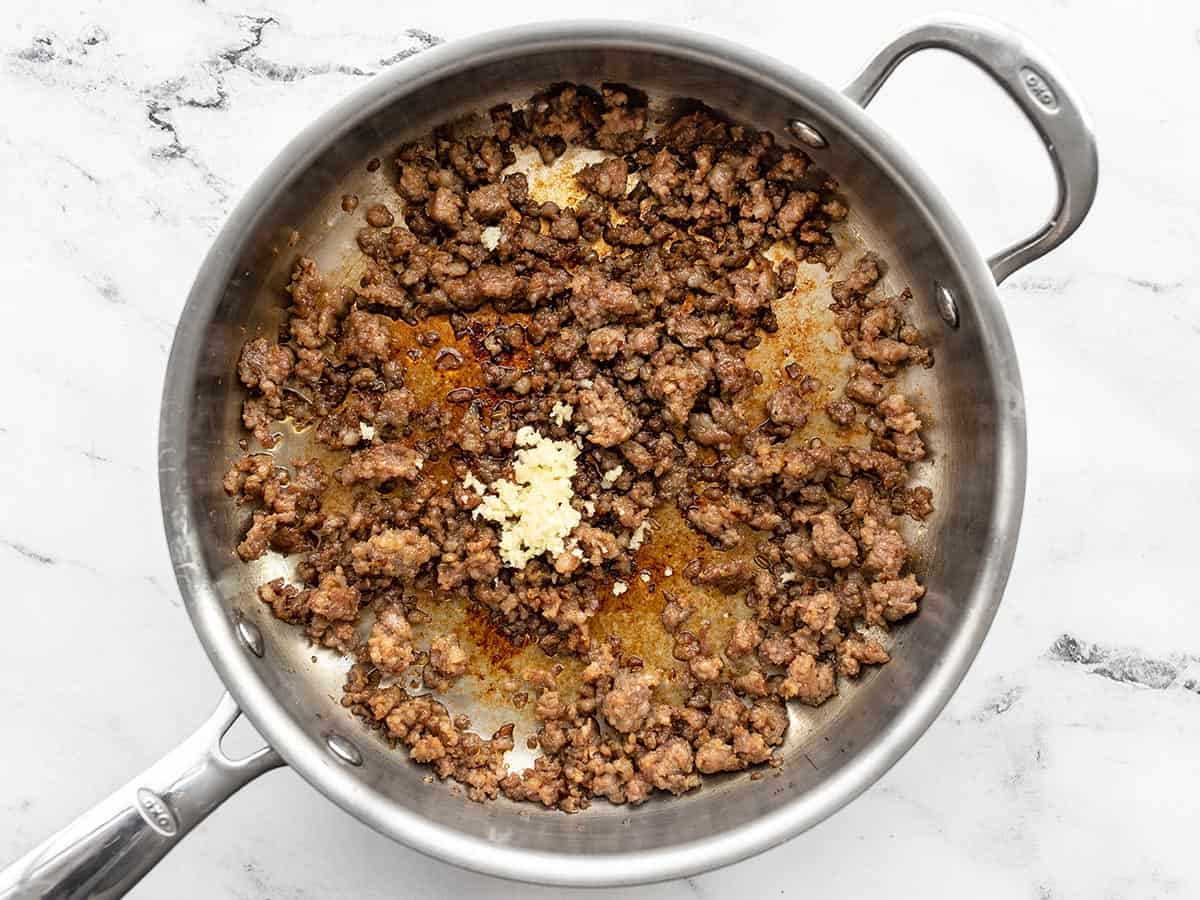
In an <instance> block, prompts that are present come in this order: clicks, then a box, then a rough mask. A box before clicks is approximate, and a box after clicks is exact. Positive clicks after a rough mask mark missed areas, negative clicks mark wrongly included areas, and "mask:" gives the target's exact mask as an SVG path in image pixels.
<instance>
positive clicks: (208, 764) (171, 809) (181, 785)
mask: <svg viewBox="0 0 1200 900" xmlns="http://www.w3.org/2000/svg"><path fill="white" fill-rule="evenodd" d="M241 713H242V711H241V710H240V709H239V708H238V706H237V704H236V703H235V702H234V700H233V698H232V697H230V696H229V694H225V696H223V697H222V698H221V702H220V704H219V705H218V706H217V710H216V712H214V713H213V714H212V715H211V716H210V717H209V719H208V721H206V722H205V723H204V724H203V725H201V726H200V728H199V729H198V730H197V731H196V733H195V734H193V735H192V736H191V737H189V738H188V739H187V740H185V741H184V742H183V743H182V744H180V745H179V746H178V747H176V748H175V749H174V750H172V751H171V752H170V753H168V754H167V755H166V756H164V757H163V758H162V759H160V760H159V761H158V762H156V763H155V764H154V765H152V766H151V767H150V768H149V769H147V770H146V771H145V772H143V773H142V774H141V775H139V776H138V777H136V778H135V779H133V781H131V782H129V783H128V784H127V785H125V786H124V787H123V788H121V789H120V790H118V791H116V792H115V793H114V794H112V795H111V796H110V797H108V798H107V799H105V800H103V801H101V802H100V803H99V804H97V805H96V806H95V807H93V808H92V809H91V810H89V811H88V812H86V813H84V814H83V815H82V816H80V817H79V818H78V819H76V820H75V821H74V822H72V823H71V824H70V825H68V826H67V827H66V828H64V829H63V830H62V831H60V832H58V833H57V834H55V835H54V836H52V837H50V838H49V839H47V840H46V841H43V842H42V843H41V844H39V845H38V846H37V847H34V848H33V849H32V850H30V851H29V852H28V853H27V854H25V856H23V857H21V858H20V859H19V860H17V861H16V862H15V863H13V864H12V865H10V866H8V867H7V868H6V869H4V870H3V871H0V898H3V900H9V898H14V900H15V898H22V900H26V898H31V897H37V898H42V900H74V898H83V897H88V898H111V897H121V896H124V894H125V893H126V891H128V890H130V889H131V888H132V887H133V886H134V885H135V884H137V883H138V881H140V880H141V879H142V876H144V875H145V874H146V873H147V872H149V871H150V870H151V869H152V868H153V867H154V866H155V864H156V863H157V862H158V861H159V860H160V859H162V858H163V857H164V856H166V855H167V853H168V852H169V851H170V850H171V849H172V848H173V847H174V846H175V845H176V844H178V843H179V841H180V840H181V839H182V838H183V837H184V835H186V834H187V833H188V832H189V831H191V830H192V829H193V828H194V827H195V826H196V825H198V824H199V823H200V822H201V821H203V819H204V817H205V816H207V815H208V814H209V813H210V812H212V811H213V810H214V809H215V808H216V807H217V806H219V805H220V804H221V803H222V802H223V801H224V800H226V799H227V798H228V797H229V796H230V795H232V794H233V793H234V792H235V791H236V790H237V789H238V788H240V787H242V786H243V785H245V784H247V783H249V782H250V781H252V780H253V779H254V778H256V777H258V776H259V775H261V774H262V773H263V772H267V771H269V770H271V769H274V768H276V767H277V766H280V765H283V760H282V759H281V758H280V757H279V756H278V755H277V754H276V753H275V751H274V750H272V749H271V748H270V747H263V748H262V749H261V750H258V751H255V752H254V753H252V754H251V755H250V756H247V757H245V758H243V759H238V760H232V759H230V758H229V757H228V756H226V755H225V754H224V753H223V752H222V751H221V746H220V744H221V738H222V737H223V736H224V735H225V732H227V731H228V730H229V728H230V726H232V725H233V723H234V722H235V721H237V717H238V716H240V715H241Z"/></svg>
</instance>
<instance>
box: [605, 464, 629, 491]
mask: <svg viewBox="0 0 1200 900" xmlns="http://www.w3.org/2000/svg"><path fill="white" fill-rule="evenodd" d="M624 471H625V467H624V466H620V465H618V466H613V467H612V468H611V469H609V470H608V471H607V472H605V473H604V474H603V475H602V476H600V483H601V484H602V485H604V486H605V487H606V488H609V487H612V486H613V485H614V484H616V483H617V479H618V478H620V477H621V473H622V472H624Z"/></svg>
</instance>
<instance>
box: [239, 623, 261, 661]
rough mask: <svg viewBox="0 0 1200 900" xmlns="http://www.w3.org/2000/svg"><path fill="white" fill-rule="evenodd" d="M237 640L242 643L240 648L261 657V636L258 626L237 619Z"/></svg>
mask: <svg viewBox="0 0 1200 900" xmlns="http://www.w3.org/2000/svg"><path fill="white" fill-rule="evenodd" d="M235 630H236V631H237V636H238V640H239V641H241V642H242V646H243V647H245V648H246V649H247V650H249V651H250V652H251V653H253V654H254V655H255V656H262V655H263V636H262V632H261V631H259V630H258V626H257V625H255V624H254V623H253V622H251V621H250V620H249V619H238V623H237V627H236V629H235Z"/></svg>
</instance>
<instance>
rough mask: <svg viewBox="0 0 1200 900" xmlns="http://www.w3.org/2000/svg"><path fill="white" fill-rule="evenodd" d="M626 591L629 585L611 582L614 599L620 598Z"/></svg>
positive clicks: (621, 582)
mask: <svg viewBox="0 0 1200 900" xmlns="http://www.w3.org/2000/svg"><path fill="white" fill-rule="evenodd" d="M627 590H629V585H627V584H626V583H625V582H623V581H614V582H613V596H614V597H620V596H621V595H622V594H623V593H625V592H626V591H627Z"/></svg>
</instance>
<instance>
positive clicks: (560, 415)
mask: <svg viewBox="0 0 1200 900" xmlns="http://www.w3.org/2000/svg"><path fill="white" fill-rule="evenodd" d="M573 415H575V407H573V406H572V405H571V404H570V403H563V402H562V401H561V400H555V401H554V406H552V407H551V408H550V421H551V422H553V423H554V424H555V425H557V426H558V427H559V428H562V427H563V426H564V425H566V424H567V423H568V422H570V421H571V416H573Z"/></svg>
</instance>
